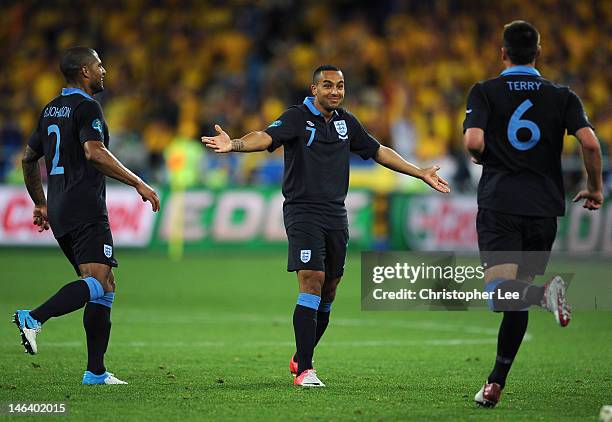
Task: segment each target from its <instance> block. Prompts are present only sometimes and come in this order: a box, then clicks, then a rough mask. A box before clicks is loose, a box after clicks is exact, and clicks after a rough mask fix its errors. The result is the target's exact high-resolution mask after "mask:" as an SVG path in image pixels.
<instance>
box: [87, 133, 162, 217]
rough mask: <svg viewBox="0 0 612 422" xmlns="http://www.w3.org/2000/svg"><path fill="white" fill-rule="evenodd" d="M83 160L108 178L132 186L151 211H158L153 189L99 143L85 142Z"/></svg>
mask: <svg viewBox="0 0 612 422" xmlns="http://www.w3.org/2000/svg"><path fill="white" fill-rule="evenodd" d="M83 148H84V149H85V158H87V160H88V161H90V162H91V163H92V164H93V165H94V167H95V168H97V169H98V170H99V171H100V172H101V173H104V174H105V175H107V176H108V177H112V178H113V179H116V180H119V181H120V182H122V183H125V184H126V185H130V186H133V187H134V188H135V189H136V191H137V192H138V194H139V195H140V196H141V197H142V200H143V201H149V202H150V203H151V207H152V208H153V211H159V196H157V193H156V192H155V191H154V190H153V188H152V187H151V186H149V185H147V184H146V183H145V182H144V181H143V180H142V179H141V178H140V177H138V176H136V175H135V174H134V173H132V171H130V170H129V169H128V168H127V167H125V166H124V165H123V164H121V162H120V161H119V160H117V158H116V157H115V156H114V155H113V154H112V153H111V152H110V151H109V150H108V149H106V147H105V146H104V143H102V142H100V141H87V142H85V143H84V144H83Z"/></svg>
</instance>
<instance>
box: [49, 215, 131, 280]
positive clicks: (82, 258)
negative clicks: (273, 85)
mask: <svg viewBox="0 0 612 422" xmlns="http://www.w3.org/2000/svg"><path fill="white" fill-rule="evenodd" d="M57 243H59V246H60V248H62V251H63V252H64V255H66V258H68V261H70V263H71V264H72V266H73V267H74V270H75V271H76V273H77V275H78V276H80V275H81V274H80V271H79V264H89V263H99V264H106V265H108V266H109V267H117V266H118V265H119V264H118V263H117V260H116V259H115V250H114V247H113V235H112V233H111V231H110V226H109V224H108V222H99V223H87V224H83V225H82V226H80V227H78V228H76V229H74V230H72V231H71V232H69V233H68V234H65V235H64V236H62V237H58V238H57Z"/></svg>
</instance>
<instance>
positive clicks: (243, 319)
mask: <svg viewBox="0 0 612 422" xmlns="http://www.w3.org/2000/svg"><path fill="white" fill-rule="evenodd" d="M126 313H129V314H132V315H129V316H127V315H126ZM145 315H146V316H145ZM290 321H291V319H290V317H289V316H279V315H274V316H265V315H264V316H262V315H259V314H207V313H198V314H195V315H194V314H190V315H189V316H181V315H177V314H170V315H167V316H162V315H157V316H152V317H151V315H150V314H149V313H147V312H144V311H135V310H130V311H127V312H126V311H122V315H121V320H120V322H118V324H130V323H142V324H213V325H217V324H221V323H223V324H225V323H227V322H240V323H245V324H248V323H251V324H272V323H274V324H287V323H290ZM330 323H331V324H333V325H337V326H343V327H377V328H388V327H391V328H405V329H412V330H417V331H428V332H431V331H438V332H452V333H457V332H463V333H468V334H484V335H493V336H497V332H498V329H497V328H488V327H479V326H474V325H468V324H443V323H438V322H431V321H411V320H409V318H407V319H406V320H403V319H378V318H372V319H365V318H334V317H332V319H331V321H330ZM528 336H529V334H526V337H528Z"/></svg>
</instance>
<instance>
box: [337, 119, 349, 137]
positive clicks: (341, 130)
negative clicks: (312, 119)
mask: <svg viewBox="0 0 612 422" xmlns="http://www.w3.org/2000/svg"><path fill="white" fill-rule="evenodd" d="M334 126H336V132H338V138H340V139H342V140H343V141H344V140H347V139H348V135H347V133H348V128H347V127H346V122H345V121H344V120H336V121H335V122H334Z"/></svg>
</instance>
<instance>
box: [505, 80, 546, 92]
mask: <svg viewBox="0 0 612 422" xmlns="http://www.w3.org/2000/svg"><path fill="white" fill-rule="evenodd" d="M506 84H508V89H510V91H538V90H539V89H540V85H542V82H532V81H506Z"/></svg>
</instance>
